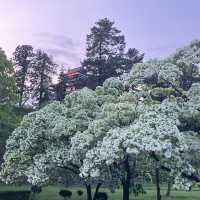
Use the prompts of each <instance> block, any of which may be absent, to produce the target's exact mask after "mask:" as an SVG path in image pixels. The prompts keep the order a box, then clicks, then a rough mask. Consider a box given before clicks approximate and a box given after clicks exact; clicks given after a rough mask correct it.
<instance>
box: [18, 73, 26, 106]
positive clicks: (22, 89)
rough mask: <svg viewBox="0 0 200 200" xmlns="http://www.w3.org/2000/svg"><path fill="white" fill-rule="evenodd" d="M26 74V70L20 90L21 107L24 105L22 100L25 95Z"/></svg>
mask: <svg viewBox="0 0 200 200" xmlns="http://www.w3.org/2000/svg"><path fill="white" fill-rule="evenodd" d="M25 76H26V72H24V73H23V76H22V83H21V87H20V92H19V107H20V108H21V107H22V101H23V95H24V87H25Z"/></svg>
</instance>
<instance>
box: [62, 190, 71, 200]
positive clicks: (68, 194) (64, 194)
mask: <svg viewBox="0 0 200 200" xmlns="http://www.w3.org/2000/svg"><path fill="white" fill-rule="evenodd" d="M59 195H60V196H61V197H63V198H64V199H70V198H71V196H72V192H71V191H70V190H60V192H59Z"/></svg>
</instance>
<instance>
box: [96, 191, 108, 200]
mask: <svg viewBox="0 0 200 200" xmlns="http://www.w3.org/2000/svg"><path fill="white" fill-rule="evenodd" d="M107 199H108V195H107V193H106V192H98V193H97V195H96V200H107Z"/></svg>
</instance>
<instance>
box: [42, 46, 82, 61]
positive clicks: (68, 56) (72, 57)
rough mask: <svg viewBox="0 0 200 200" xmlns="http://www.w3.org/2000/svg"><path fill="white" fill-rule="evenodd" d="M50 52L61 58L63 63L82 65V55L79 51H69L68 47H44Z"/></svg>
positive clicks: (58, 58)
mask: <svg viewBox="0 0 200 200" xmlns="http://www.w3.org/2000/svg"><path fill="white" fill-rule="evenodd" d="M43 50H44V51H46V52H47V53H48V54H50V55H52V56H53V57H55V58H56V60H59V62H60V63H61V64H68V65H70V63H71V65H80V60H81V57H80V55H79V53H78V52H73V51H69V50H67V49H53V48H52V49H51V48H49V49H43Z"/></svg>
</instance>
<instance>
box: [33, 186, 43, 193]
mask: <svg viewBox="0 0 200 200" xmlns="http://www.w3.org/2000/svg"><path fill="white" fill-rule="evenodd" d="M31 191H32V192H33V193H38V194H39V193H41V192H42V187H39V186H36V185H33V186H32V187H31Z"/></svg>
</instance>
